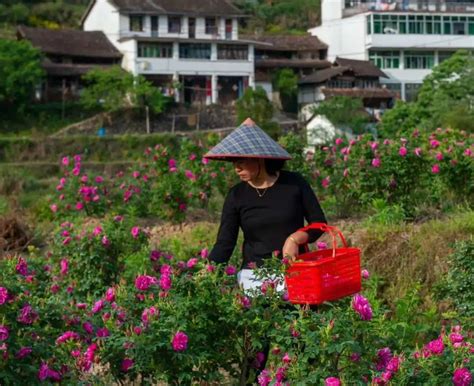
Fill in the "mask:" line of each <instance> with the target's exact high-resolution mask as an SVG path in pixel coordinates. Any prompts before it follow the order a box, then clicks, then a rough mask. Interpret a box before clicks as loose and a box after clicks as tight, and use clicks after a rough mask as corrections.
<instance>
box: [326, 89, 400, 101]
mask: <svg viewBox="0 0 474 386" xmlns="http://www.w3.org/2000/svg"><path fill="white" fill-rule="evenodd" d="M321 91H322V92H323V94H324V95H325V96H326V97H333V96H349V97H357V98H364V99H370V98H394V97H395V96H396V94H395V93H394V92H392V91H391V90H389V89H388V88H357V87H354V88H326V87H323V88H322V89H321Z"/></svg>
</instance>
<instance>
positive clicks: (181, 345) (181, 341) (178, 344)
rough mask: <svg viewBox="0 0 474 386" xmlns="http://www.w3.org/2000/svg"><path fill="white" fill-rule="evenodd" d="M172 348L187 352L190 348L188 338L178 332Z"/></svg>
mask: <svg viewBox="0 0 474 386" xmlns="http://www.w3.org/2000/svg"><path fill="white" fill-rule="evenodd" d="M172 346H173V350H174V351H185V350H186V348H187V347H188V336H187V335H186V334H185V333H184V332H182V331H178V332H177V333H176V334H175V335H174V337H173V341H172Z"/></svg>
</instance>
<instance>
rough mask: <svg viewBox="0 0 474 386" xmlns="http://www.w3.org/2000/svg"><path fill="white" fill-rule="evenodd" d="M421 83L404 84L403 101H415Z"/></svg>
mask: <svg viewBox="0 0 474 386" xmlns="http://www.w3.org/2000/svg"><path fill="white" fill-rule="evenodd" d="M420 87H421V83H406V84H405V100H406V101H407V102H411V101H413V100H415V99H416V96H417V94H418V90H419V89H420Z"/></svg>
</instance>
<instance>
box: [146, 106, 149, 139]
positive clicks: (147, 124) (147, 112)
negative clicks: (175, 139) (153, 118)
mask: <svg viewBox="0 0 474 386" xmlns="http://www.w3.org/2000/svg"><path fill="white" fill-rule="evenodd" d="M145 111H146V133H147V134H150V109H149V108H148V105H146V106H145Z"/></svg>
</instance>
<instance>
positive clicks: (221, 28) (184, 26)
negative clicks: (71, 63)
mask: <svg viewBox="0 0 474 386" xmlns="http://www.w3.org/2000/svg"><path fill="white" fill-rule="evenodd" d="M157 16H159V19H158V35H157V36H159V37H166V38H181V39H187V38H189V29H188V26H189V24H188V23H189V17H188V16H182V17H181V33H169V32H168V16H167V15H157ZM225 20H226V18H217V24H216V25H217V27H218V31H217V33H216V34H206V19H205V18H204V17H197V18H196V34H195V38H196V39H226V34H225ZM96 29H101V30H103V28H96ZM119 30H120V37H130V36H141V37H144V36H152V35H151V15H144V16H143V31H138V32H137V31H130V21H129V16H128V15H126V14H121V15H120V28H119ZM237 39H238V21H237V18H232V35H231V40H237Z"/></svg>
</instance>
